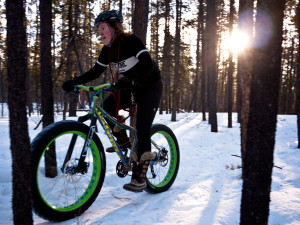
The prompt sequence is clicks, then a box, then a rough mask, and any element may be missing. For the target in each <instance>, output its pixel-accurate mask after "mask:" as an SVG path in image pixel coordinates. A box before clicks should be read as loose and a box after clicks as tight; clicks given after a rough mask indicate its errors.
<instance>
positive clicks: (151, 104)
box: [136, 81, 162, 159]
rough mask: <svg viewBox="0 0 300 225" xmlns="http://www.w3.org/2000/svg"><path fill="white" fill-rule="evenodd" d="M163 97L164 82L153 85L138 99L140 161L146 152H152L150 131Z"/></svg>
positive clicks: (138, 149)
mask: <svg viewBox="0 0 300 225" xmlns="http://www.w3.org/2000/svg"><path fill="white" fill-rule="evenodd" d="M161 95H162V82H161V81H158V82H156V83H155V84H153V86H152V88H151V89H148V90H146V91H144V92H143V93H142V94H141V95H140V96H139V97H138V108H137V122H136V129H137V138H138V141H137V156H138V159H140V157H141V156H142V155H143V153H144V152H148V151H150V150H151V137H150V130H151V126H152V123H153V120H154V118H155V114H156V112H157V109H158V106H159V103H160V99H161Z"/></svg>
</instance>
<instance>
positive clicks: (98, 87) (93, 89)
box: [76, 83, 112, 91]
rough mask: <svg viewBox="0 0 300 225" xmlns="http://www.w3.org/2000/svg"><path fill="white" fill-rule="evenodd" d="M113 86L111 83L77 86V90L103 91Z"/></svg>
mask: <svg viewBox="0 0 300 225" xmlns="http://www.w3.org/2000/svg"><path fill="white" fill-rule="evenodd" d="M111 85H112V84H111V83H106V84H102V85H99V86H85V85H77V86H76V88H77V89H78V91H101V90H103V89H104V88H108V87H110V86H111Z"/></svg>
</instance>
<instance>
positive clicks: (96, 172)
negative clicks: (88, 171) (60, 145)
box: [36, 131, 101, 212]
mask: <svg viewBox="0 0 300 225" xmlns="http://www.w3.org/2000/svg"><path fill="white" fill-rule="evenodd" d="M65 134H76V135H78V136H80V137H82V138H84V139H85V138H86V134H85V133H82V132H80V131H68V132H65V133H62V134H60V135H58V136H56V137H55V138H54V139H53V140H52V141H51V142H50V143H49V144H48V145H47V146H46V148H45V149H44V151H43V154H42V156H44V153H45V151H46V149H47V148H48V146H50V145H51V143H52V142H53V141H55V140H56V139H57V138H59V137H60V136H63V135H65ZM90 149H91V151H92V156H93V162H94V163H93V172H92V177H91V180H90V183H89V185H88V186H87V188H86V190H85V191H84V192H83V194H82V195H81V196H80V197H79V198H78V200H76V201H75V202H73V203H71V204H69V205H68V206H64V207H56V206H53V205H51V204H50V203H49V202H48V201H47V200H45V199H44V196H43V195H42V194H41V191H40V187H39V182H38V168H39V165H40V163H41V159H40V161H39V163H38V167H37V171H36V181H37V182H36V183H37V188H38V191H39V195H40V196H41V198H42V199H43V201H44V203H45V204H46V205H48V207H49V208H51V209H53V210H55V211H59V212H69V211H73V210H76V209H78V208H80V207H81V206H82V205H83V204H85V203H86V202H87V201H88V200H89V199H90V197H91V196H92V194H93V193H94V191H95V189H96V188H97V184H98V182H99V179H100V174H101V157H100V154H99V150H98V149H97V145H96V144H95V142H94V141H93V140H91V143H90ZM41 158H42V157H41Z"/></svg>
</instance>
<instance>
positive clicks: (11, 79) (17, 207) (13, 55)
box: [6, 0, 33, 225]
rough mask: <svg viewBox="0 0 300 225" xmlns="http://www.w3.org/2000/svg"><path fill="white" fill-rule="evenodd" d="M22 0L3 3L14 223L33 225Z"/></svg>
mask: <svg viewBox="0 0 300 225" xmlns="http://www.w3.org/2000/svg"><path fill="white" fill-rule="evenodd" d="M24 18H25V10H24V6H23V0H15V1H11V0H7V1H6V19H7V79H8V106H9V132H10V143H11V144H10V148H11V154H12V171H13V172H12V175H13V179H12V188H13V196H12V208H13V220H14V224H24V225H27V224H33V219H32V206H31V198H32V196H31V157H30V142H29V136H28V125H27V114H26V85H25V84H26V73H27V48H26V28H25V22H24Z"/></svg>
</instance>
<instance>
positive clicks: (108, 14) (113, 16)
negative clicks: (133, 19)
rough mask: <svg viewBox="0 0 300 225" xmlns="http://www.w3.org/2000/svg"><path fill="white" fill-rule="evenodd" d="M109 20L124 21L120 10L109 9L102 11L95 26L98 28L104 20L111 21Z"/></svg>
mask: <svg viewBox="0 0 300 225" xmlns="http://www.w3.org/2000/svg"><path fill="white" fill-rule="evenodd" d="M109 21H118V22H119V23H121V24H122V23H123V16H122V14H121V13H120V12H119V11H118V10H107V11H104V12H102V13H100V14H99V15H98V16H97V18H96V19H95V27H96V28H97V27H98V25H99V24H100V23H102V22H109Z"/></svg>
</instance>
